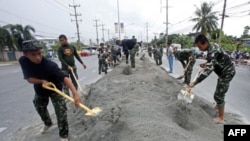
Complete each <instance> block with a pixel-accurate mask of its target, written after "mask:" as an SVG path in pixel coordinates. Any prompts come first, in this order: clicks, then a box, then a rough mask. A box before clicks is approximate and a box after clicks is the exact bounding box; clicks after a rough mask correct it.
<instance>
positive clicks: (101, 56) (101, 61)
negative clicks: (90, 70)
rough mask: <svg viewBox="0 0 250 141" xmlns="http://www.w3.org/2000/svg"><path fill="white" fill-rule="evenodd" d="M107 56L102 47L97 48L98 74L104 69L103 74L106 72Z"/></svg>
mask: <svg viewBox="0 0 250 141" xmlns="http://www.w3.org/2000/svg"><path fill="white" fill-rule="evenodd" d="M107 57H108V54H107V53H106V52H104V50H103V49H102V48H99V54H98V65H99V74H101V72H102V71H104V72H105V74H107V69H108V63H107V61H106V59H107ZM102 65H104V68H102V67H103V66H102ZM102 69H104V70H102Z"/></svg>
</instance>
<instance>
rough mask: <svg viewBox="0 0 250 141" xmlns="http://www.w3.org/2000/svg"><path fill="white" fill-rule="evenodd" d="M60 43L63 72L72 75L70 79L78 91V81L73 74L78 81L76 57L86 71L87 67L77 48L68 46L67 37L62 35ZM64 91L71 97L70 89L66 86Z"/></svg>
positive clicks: (59, 49)
mask: <svg viewBox="0 0 250 141" xmlns="http://www.w3.org/2000/svg"><path fill="white" fill-rule="evenodd" d="M59 41H60V43H61V47H59V48H58V57H59V60H60V61H61V66H62V70H63V72H65V73H66V74H69V75H70V78H71V80H72V82H73V84H74V86H75V88H76V89H77V88H78V87H77V82H76V81H77V80H75V79H74V76H73V74H72V71H73V73H74V74H75V76H76V79H78V75H77V68H76V65H75V58H74V57H76V59H77V60H78V61H79V62H80V63H81V64H82V66H83V68H84V69H86V65H85V64H84V63H83V61H82V60H81V58H80V56H79V55H78V53H77V50H76V48H75V47H74V46H72V45H69V44H68V41H67V37H66V36H65V35H60V36H59ZM63 89H64V92H65V93H66V94H67V95H69V90H68V88H67V87H66V86H64V87H63Z"/></svg>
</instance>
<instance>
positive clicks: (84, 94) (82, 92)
mask: <svg viewBox="0 0 250 141" xmlns="http://www.w3.org/2000/svg"><path fill="white" fill-rule="evenodd" d="M71 73H72V75H73V77H74V79H75V81H76V83H77V86H78V88H79V89H80V92H81V94H82V95H83V96H86V93H85V92H84V91H83V90H82V87H81V85H80V84H79V82H78V80H77V79H76V75H75V73H74V71H73V70H71Z"/></svg>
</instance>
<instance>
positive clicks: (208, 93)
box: [163, 56, 250, 123]
mask: <svg viewBox="0 0 250 141" xmlns="http://www.w3.org/2000/svg"><path fill="white" fill-rule="evenodd" d="M167 62H168V60H167V58H166V56H163V67H164V68H166V69H167V70H168V63H167ZM203 62H205V60H203V59H197V61H196V63H195V66H194V69H193V73H192V79H193V78H194V77H195V74H196V73H197V72H198V70H199V64H201V63H203ZM182 72H183V68H182V65H181V63H180V62H179V61H178V60H174V73H172V74H170V75H172V76H173V77H175V78H177V77H178V76H180V75H181V74H182ZM217 78H218V76H217V75H216V74H215V73H214V72H213V73H212V74H210V75H209V77H207V78H206V79H205V80H203V81H202V82H201V83H199V84H198V85H197V86H195V87H194V88H193V89H192V91H193V92H194V93H195V94H196V95H198V96H200V97H202V98H204V99H206V100H208V101H209V102H211V103H214V99H213V94H214V91H215V87H216V83H217ZM249 80H250V66H244V65H240V66H238V67H237V66H236V75H235V77H234V78H233V80H232V81H231V83H230V88H229V90H228V92H227V93H226V97H225V101H226V105H225V112H232V113H235V114H237V115H240V116H241V118H242V120H243V121H245V122H246V123H250V110H249V109H250V104H249V103H250V95H249V91H250V85H249Z"/></svg>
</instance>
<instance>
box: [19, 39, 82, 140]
mask: <svg viewBox="0 0 250 141" xmlns="http://www.w3.org/2000/svg"><path fill="white" fill-rule="evenodd" d="M41 49H42V47H40V46H39V44H38V42H37V41H33V40H29V41H24V42H23V46H22V51H23V53H24V56H22V57H20V58H19V63H20V66H21V68H22V72H23V76H24V79H26V80H27V81H28V82H29V83H32V84H34V90H35V97H34V100H33V103H34V106H35V108H36V111H37V112H38V114H39V115H40V117H41V119H42V121H43V122H44V127H43V128H42V129H41V133H44V132H46V131H47V130H48V129H49V128H50V127H51V126H52V125H53V122H52V120H51V117H50V115H49V112H48V109H47V106H48V103H49V98H50V99H51V101H52V103H53V106H54V109H55V113H56V117H57V124H58V128H59V135H60V137H61V141H68V132H69V131H68V130H69V129H68V128H69V127H68V121H67V107H66V103H65V100H64V98H63V97H62V96H60V95H58V94H56V93H55V92H53V91H50V90H47V89H44V88H43V87H42V85H43V84H47V83H48V82H52V83H54V84H55V85H56V87H57V89H59V90H62V87H63V85H62V82H64V83H65V84H66V85H67V86H68V87H69V89H70V90H71V92H72V94H73V97H74V101H75V104H76V105H79V103H80V102H81V98H80V96H79V94H78V92H77V90H76V88H75V87H74V85H73V83H72V82H71V81H70V79H69V78H68V75H66V74H65V73H63V72H62V70H61V69H60V68H59V67H58V65H57V64H56V63H55V62H52V61H50V60H48V59H46V58H44V57H43V56H42V51H41Z"/></svg>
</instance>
